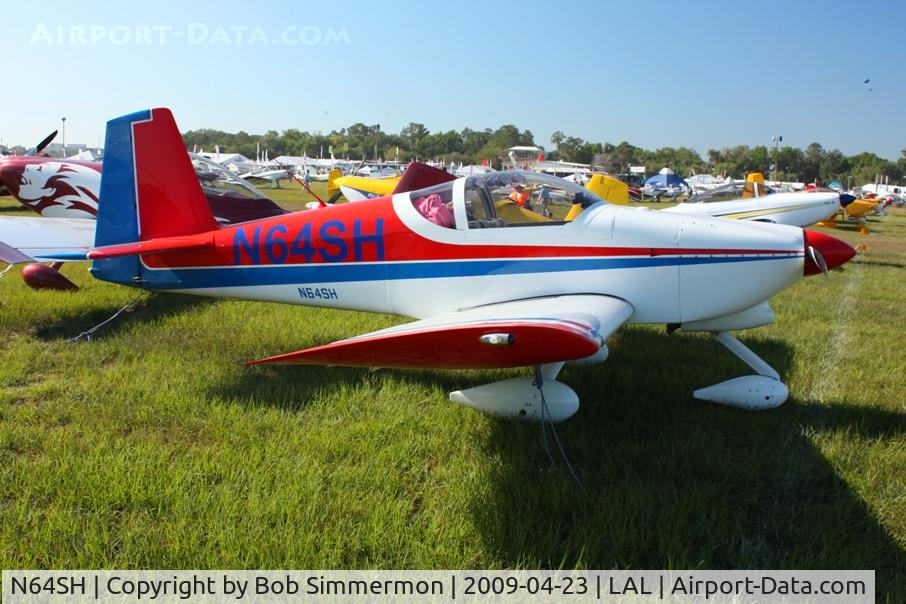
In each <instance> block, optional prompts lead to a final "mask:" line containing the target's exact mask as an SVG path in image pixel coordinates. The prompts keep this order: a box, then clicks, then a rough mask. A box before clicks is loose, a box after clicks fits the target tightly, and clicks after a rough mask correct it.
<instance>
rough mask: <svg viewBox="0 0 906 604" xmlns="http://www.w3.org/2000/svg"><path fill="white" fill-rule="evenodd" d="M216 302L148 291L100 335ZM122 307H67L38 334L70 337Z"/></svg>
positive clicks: (137, 291) (112, 333)
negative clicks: (148, 292)
mask: <svg viewBox="0 0 906 604" xmlns="http://www.w3.org/2000/svg"><path fill="white" fill-rule="evenodd" d="M139 294H140V290H135V295H136V296H138V295H139ZM66 295H75V296H77V295H79V294H78V292H75V293H73V294H66ZM215 302H216V300H214V299H212V298H201V297H198V296H183V295H179V294H168V293H150V294H145V295H144V296H143V297H142V298H140V299H139V301H138V302H137V303H136V305H135V306H134V307H132V308H131V309H129V310H127V311H124V312H123V313H122V314H121V315H120V316H118V317H117V318H116V319H114V320H112V321H110V323H108V324H106V325H104V326H103V327H101V328H100V329H99V330H98V332H97V335H98V336H105V337H106V336H112V335H114V334H116V333H119V332H121V331H125V330H128V329H132V328H134V327H135V326H136V325H141V324H144V323H151V322H154V321H157V320H159V319H162V318H164V317H167V316H169V315H175V314H179V313H181V312H184V311H186V310H188V309H190V308H195V307H198V306H204V305H209V304H214V303H215ZM119 309H120V307H117V306H108V307H104V308H92V309H85V308H80V307H78V306H74V307H72V308H64V309H61V310H60V311H59V312H57V313H56V314H55V315H54V320H53V321H51V322H49V323H45V324H43V325H41V326H40V327H38V328H37V329H36V330H35V335H36V336H37V337H39V338H41V339H42V340H57V339H69V338H72V337H75V336H77V335H79V334H80V333H82V332H84V331H87V330H89V329H91V328H92V327H94V326H96V325H98V324H100V323H101V322H103V321H106V320H107V319H109V318H110V317H111V316H113V314H114V313H116V312H117V311H118V310H119Z"/></svg>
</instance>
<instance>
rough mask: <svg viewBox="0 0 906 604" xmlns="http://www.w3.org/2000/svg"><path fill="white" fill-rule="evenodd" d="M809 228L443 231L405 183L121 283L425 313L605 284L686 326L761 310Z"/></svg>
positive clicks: (583, 218)
mask: <svg viewBox="0 0 906 604" xmlns="http://www.w3.org/2000/svg"><path fill="white" fill-rule="evenodd" d="M802 233H803V231H802V230H801V229H798V228H787V227H782V226H781V227H778V226H773V225H772V226H769V227H765V226H761V225H753V224H745V223H739V222H735V221H727V220H715V219H710V218H700V217H694V216H682V215H677V214H665V213H659V212H639V211H636V210H634V209H631V208H625V207H621V206H615V205H607V204H598V205H596V206H594V207H592V208H590V209H588V210H586V211H585V212H583V213H582V214H581V215H580V216H579V217H578V218H577V219H576V220H574V221H572V222H569V223H567V224H557V225H540V226H521V227H519V226H511V227H507V228H497V229H456V228H445V227H441V226H438V225H436V224H433V223H431V222H428V221H427V220H425V219H424V218H423V217H422V216H421V215H420V214H418V212H417V211H416V210H415V208H414V207H413V205H412V203H411V201H410V198H409V196H408V195H407V194H399V195H396V196H394V197H392V198H380V199H376V200H372V201H369V202H367V203H358V204H341V205H337V206H333V207H329V208H323V209H318V210H314V211H308V212H299V213H294V214H289V215H284V216H279V217H275V218H271V219H264V220H259V221H254V222H250V223H244V224H241V225H234V226H230V227H223V228H221V229H220V230H218V231H215V232H213V235H212V236H213V241H214V245H213V247H212V248H210V249H207V250H192V251H191V252H173V253H168V254H162V255H145V256H143V257H142V258H141V259H140V260H135V261H136V262H139V263H140V265H139V268H138V271H139V272H138V274H139V278H138V279H134V278H129V279H124V280H123V281H121V282H131V283H130V284H137V285H140V286H142V287H147V288H153V289H161V290H172V291H178V292H183V293H189V294H197V295H205V296H216V297H232V298H244V299H252V300H267V301H273V302H283V303H290V304H302V305H309V306H321V307H332V308H343V309H352V310H362V311H373V312H382V313H393V314H399V315H404V316H410V317H416V318H423V317H429V316H433V315H436V314H438V313H443V312H450V311H455V310H459V309H463V308H472V307H476V306H481V305H485V304H491V303H497V302H502V301H507V300H517V299H526V298H537V297H543V296H552V295H563V294H570V293H577V294H578V293H586V294H587V293H599V294H603V295H609V296H616V297H619V298H622V299H624V300H626V301H628V302H630V303H631V304H632V305H633V307H634V308H635V312H634V314H633V317H632V321H633V322H638V323H675V322H681V321H697V320H702V319H705V318H711V317H718V316H723V315H727V314H730V313H735V312H738V311H741V310H744V309H747V308H750V307H752V306H755V305H757V304H759V303H761V302H763V301H764V300H766V299H768V298H769V297H770V296H772V295H774V294H775V293H777V292H779V291H781V290H783V289H784V288H786V287H788V286H789V285H790V284H792V283H793V282H795V281H796V280H797V279H799V278H801V277H802V275H803V262H804V240H803V234H802ZM98 276H100V277H101V278H107V277H104V276H103V272H101V273H100V274H98Z"/></svg>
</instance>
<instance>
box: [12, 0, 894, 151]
mask: <svg viewBox="0 0 906 604" xmlns="http://www.w3.org/2000/svg"><path fill="white" fill-rule="evenodd" d="M734 4H735V5H734ZM338 5H341V6H343V8H342V9H339V8H336V6H338ZM2 12H3V14H2V17H0V40H2V41H3V48H4V53H3V55H2V57H3V63H4V73H5V75H6V78H7V79H6V82H5V86H4V89H5V93H6V94H5V95H4V100H3V103H2V106H0V116H2V117H0V137H2V139H3V142H4V143H6V144H17V143H21V144H26V143H34V142H36V141H37V140H38V139H40V138H41V137H42V136H43V135H44V134H45V133H47V132H48V131H50V130H52V129H53V128H55V127H57V126H58V125H59V121H60V117H61V116H64V115H65V116H66V117H67V137H66V138H67V141H68V142H85V143H90V144H95V143H97V141H98V139H99V138H102V136H103V129H104V122H105V121H106V120H107V119H109V118H111V117H114V116H117V115H122V114H124V113H128V112H131V111H135V110H137V109H141V108H146V107H149V106H167V107H171V108H172V109H173V111H174V113H175V115H176V118H177V121H178V122H179V124H180V127H181V128H182V129H183V130H188V129H196V128H204V127H210V128H218V129H222V130H229V131H235V130H240V129H242V130H246V131H247V132H251V133H260V132H264V131H265V130H269V129H273V130H283V129H286V128H298V129H301V130H312V131H317V130H320V131H322V132H328V131H330V130H332V129H336V128H341V127H344V126H348V125H350V124H352V123H355V122H364V123H366V124H375V123H380V124H381V126H382V127H383V128H384V130H385V131H390V132H397V131H399V129H400V128H401V127H403V126H405V125H406V124H407V123H408V122H410V121H414V122H422V123H424V124H425V125H426V126H427V127H428V128H429V129H430V130H432V131H436V130H448V129H455V130H460V129H462V128H463V127H470V128H474V129H480V128H485V127H491V128H496V127H498V126H500V125H502V124H505V123H512V124H515V125H516V126H518V127H519V128H521V129H525V128H528V129H530V130H531V131H532V132H533V133H534V134H535V140H536V142H537V143H540V144H542V145H545V146H547V147H550V146H551V145H550V135H551V133H552V132H554V131H555V130H562V131H563V132H564V133H566V134H567V135H572V136H580V137H582V138H584V139H587V140H591V141H598V142H613V143H618V142H620V141H622V140H626V141H629V142H631V143H633V144H635V145H639V146H642V147H645V148H652V149H653V148H657V147H662V146H680V145H686V146H690V147H692V148H694V149H696V150H698V151H699V152H700V153H702V155H704V154H705V153H706V152H707V150H708V149H709V148H715V147H724V146H728V145H734V144H747V145H757V144H766V145H767V144H770V140H771V136H772V135H775V134H781V135H783V137H784V144H789V145H793V146H798V147H805V146H806V145H808V144H809V143H811V142H814V141H817V142H820V143H821V144H822V145H824V146H825V147H826V148H828V149H832V148H839V149H840V150H842V151H843V152H844V153H847V154H852V153H857V152H859V151H863V150H867V151H873V152H875V153H878V154H879V155H881V156H884V157H887V158H890V159H896V158H897V157H899V155H900V150H901V149H903V148H906V117H904V107H906V46H904V33H906V2H903V1H902V0H892V1H889V2H870V1H869V2H852V1H847V2H840V1H837V0H830V1H826V2H774V1H762V2H756V3H752V2H739V3H730V2H677V1H675V0H668V1H663V2H612V3H611V2H592V1H590V2H565V1H558V2H544V3H541V2H537V3H536V2H530V1H528V0H524V1H522V2H489V1H487V0H485V1H483V2H469V1H466V0H460V1H458V2H412V3H410V2H394V1H392V0H388V1H387V2H374V1H369V2H363V3H357V2H343V3H334V2H327V1H324V0H322V1H320V2H306V3H303V2H288V1H286V0H282V1H279V2H265V1H248V0H244V1H242V2H233V1H226V0H221V1H217V2H189V1H186V0H184V1H181V2H169V1H165V2H155V3H145V4H142V5H127V3H110V2H103V3H101V2H88V1H79V2H53V3H52V2H7V3H4V6H3V11H2ZM79 27H83V28H84V30H82V31H83V32H84V40H85V41H80V40H79V33H78V28H79ZM91 27H94V35H95V36H97V40H96V41H95V43H93V44H92V43H91V41H90V35H91V29H90V28H91ZM155 27H157V29H152V28H155ZM231 27H232V28H234V29H230V28H231ZM256 27H257V28H259V29H258V30H256V29H255V28H256ZM74 28H75V31H74ZM217 28H221V30H222V32H223V33H225V34H226V35H225V36H224V35H220V36H218V35H217ZM235 28H247V29H245V30H242V31H240V29H235ZM331 28H332V32H333V33H334V34H335V35H334V37H333V38H332V39H331V40H330V41H329V43H327V44H323V43H319V44H312V42H317V41H318V40H319V38H320V39H322V40H323V39H324V38H326V37H329V36H330V34H331ZM142 29H144V32H145V33H144V34H143V33H142ZM256 32H257V33H256ZM60 33H62V34H63V36H64V38H65V39H64V40H62V42H63V43H62V44H61V43H60V42H61V40H59V39H58V35H59V34H60ZM260 34H263V35H264V36H266V37H267V40H268V41H269V43H265V42H264V41H262V36H261V35H260ZM72 35H75V40H71V39H70V36H72ZM143 35H144V36H145V38H144V39H142V36H143ZM253 35H254V36H255V39H254V40H252V39H251V38H252V36H253ZM240 36H242V39H241V40H240V39H239V37H240ZM287 41H288V42H287ZM293 41H295V42H296V43H295V44H293V43H292V42H293ZM148 42H150V44H149V43H148ZM865 78H871V83H870V87H871V88H873V89H874V91H873V92H869V91H868V88H869V86H866V85H864V84H863V80H864V79H865Z"/></svg>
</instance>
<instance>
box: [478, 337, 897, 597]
mask: <svg viewBox="0 0 906 604" xmlns="http://www.w3.org/2000/svg"><path fill="white" fill-rule="evenodd" d="M748 344H749V346H750V347H751V348H752V349H753V350H755V351H756V352H757V353H758V354H759V355H761V356H762V357H763V358H764V359H765V360H767V361H768V362H769V363H770V364H772V365H773V366H774V367H775V368H776V369H778V371H780V373H781V375H783V374H785V373H786V370H787V369H788V367H789V364H790V360H791V352H790V350H789V348H787V347H786V346H785V345H784V344H783V343H782V342H778V341H768V342H753V343H748ZM613 348H614V353H613V354H612V357H611V359H609V360H608V361H607V364H605V365H604V366H601V367H598V368H587V369H583V370H578V369H577V370H571V371H566V372H564V373H563V374H561V375H562V377H561V378H560V379H561V380H562V381H564V382H565V383H568V384H570V385H571V386H572V387H573V388H574V389H575V390H576V392H577V393H578V394H579V398H580V400H581V401H582V407H580V410H579V413H578V414H577V415H576V416H575V417H574V418H573V419H571V420H570V421H568V422H566V423H564V424H562V425H561V426H560V427H559V434H560V439H561V440H562V442H563V444H564V447H565V448H566V450H567V454H568V456H569V458H570V459H571V461H572V463H573V465H574V467H575V469H576V472H577V474H578V475H579V477H580V479H581V481H582V483H583V485H584V489H581V490H580V489H579V488H578V487H577V486H576V485H575V484H574V483H573V482H572V481H571V479H570V477H569V474H568V473H567V472H566V471H564V470H563V469H562V468H563V462H562V459H560V457H559V455H558V452H557V450H556V445H555V444H554V443H553V441H551V443H550V445H549V446H550V447H551V449H552V452H553V454H554V456H555V459H556V461H557V463H558V464H559V465H560V467H561V470H560V471H554V470H552V469H551V465H550V462H549V461H548V458H547V456H546V455H545V453H544V449H543V447H542V440H541V438H542V437H541V430H540V428H539V427H538V426H532V425H528V424H516V423H507V422H499V423H497V424H495V426H494V432H493V436H492V438H491V439H490V440H489V444H488V449H489V451H488V453H489V457H490V458H494V459H500V460H501V461H500V463H496V464H494V466H493V467H494V468H495V469H496V470H495V474H493V475H492V476H491V478H490V480H489V484H490V489H491V490H490V493H482V496H481V497H480V498H477V499H476V500H475V502H474V506H473V509H474V514H475V517H476V521H477V522H478V524H479V526H480V527H481V529H482V534H483V535H484V538H485V539H486V546H487V548H488V551H489V552H492V554H491V555H492V556H493V557H494V558H495V559H497V560H498V561H499V564H500V565H501V566H504V567H513V566H527V567H530V568H547V567H560V566H564V567H573V566H585V567H588V568H690V569H692V568H763V569H770V568H813V569H831V568H854V569H858V568H865V569H876V570H877V571H878V574H877V585H878V593H884V592H888V593H890V592H891V591H893V592H896V593H901V594H902V593H903V592H904V591H906V556H904V552H903V551H902V549H901V548H900V546H898V544H897V543H896V542H895V541H894V539H893V538H892V537H891V535H890V534H889V533H888V532H887V531H886V530H885V529H884V527H883V526H881V524H880V523H879V522H878V521H877V520H876V519H875V518H874V517H873V516H872V513H871V511H870V510H869V509H868V508H867V507H866V505H865V503H864V502H863V501H862V499H861V498H860V497H859V496H858V494H857V493H855V492H853V490H852V489H851V488H850V486H849V485H848V484H847V483H846V482H845V481H844V480H842V479H841V478H840V477H839V476H838V475H837V473H836V471H835V469H834V467H833V466H832V465H831V464H830V463H829V462H828V460H827V459H826V458H825V457H824V455H822V453H821V452H820V451H819V450H818V449H817V448H816V446H815V445H814V443H813V442H812V440H811V438H810V436H809V435H810V434H812V433H819V434H820V433H826V432H828V431H847V432H850V433H851V434H855V435H856V436H855V438H859V439H864V440H872V439H877V438H881V437H891V436H900V435H902V434H904V433H906V415H904V414H900V413H894V412H889V411H883V410H877V409H870V408H865V407H862V406H857V405H854V404H851V403H847V402H846V401H839V402H834V403H832V404H830V405H824V404H818V403H813V402H801V401H798V400H796V399H791V400H790V401H788V402H787V403H786V404H785V405H784V406H783V407H781V408H779V409H777V410H773V411H766V412H761V413H759V412H747V411H743V410H738V409H734V408H729V407H721V406H717V405H714V404H711V403H706V402H700V401H695V400H693V399H692V396H691V394H692V391H693V390H694V389H695V388H698V387H701V386H704V385H708V384H713V383H717V382H720V381H723V380H726V379H729V378H731V377H736V376H738V375H744V374H747V373H750V371H748V370H747V368H743V367H742V366H741V365H739V364H738V363H737V361H736V360H735V357H734V356H732V355H731V354H730V353H729V352H727V351H725V350H723V348H722V347H721V346H720V345H719V344H717V343H716V342H713V341H709V340H703V339H695V340H694V341H690V338H688V337H684V336H679V337H677V336H670V337H667V336H664V335H661V334H656V333H654V332H651V331H641V330H631V331H627V332H625V336H624V338H623V340H622V341H620V342H618V343H616V344H615V345H614V346H613ZM848 438H849V439H850V440H851V439H852V438H854V436H849V437H848Z"/></svg>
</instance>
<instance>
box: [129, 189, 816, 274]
mask: <svg viewBox="0 0 906 604" xmlns="http://www.w3.org/2000/svg"><path fill="white" fill-rule="evenodd" d="M325 228H326V231H325V230H324V229H325ZM534 228H539V227H534ZM240 231H241V235H240V233H239V232H240ZM354 231H355V232H358V233H359V234H360V235H362V236H363V240H362V241H361V242H360V244H359V245H356V244H355V241H353V239H354ZM256 232H257V235H256ZM378 232H380V235H381V242H380V246H379V245H378V243H376V242H375V241H374V237H375V234H376V233H378ZM528 232H529V231H527V233H528ZM269 233H270V235H271V237H270V239H268V234H269ZM300 233H301V234H303V235H307V236H304V237H301V238H299V235H300ZM322 234H324V235H327V238H326V239H325V237H322ZM237 237H241V239H240V241H241V242H242V245H240V246H239V253H238V254H237V245H236V241H237ZM337 238H340V239H342V240H343V242H344V245H345V250H343V249H340V248H341V247H342V246H338V244H337ZM214 240H215V247H214V249H212V250H197V251H192V252H174V253H170V254H167V255H166V256H165V257H163V256H145V257H144V260H145V263H146V265H147V266H149V267H150V268H165V267H169V268H182V267H185V268H191V267H213V266H236V265H237V264H238V265H241V266H253V265H276V264H279V265H284V264H293V265H298V264H330V263H337V262H376V261H381V260H383V261H393V262H406V261H431V260H481V259H490V258H498V259H499V258H514V259H517V258H558V257H559V258H573V257H575V258H578V257H612V256H616V257H620V256H645V257H651V256H665V255H708V256H711V255H743V254H745V255H758V254H772V255H776V254H789V255H791V256H796V255H798V253H799V252H796V251H790V250H763V249H757V250H752V249H736V248H731V249H726V248H721V249H708V248H650V247H610V246H567V245H485V244H479V243H474V242H471V243H465V242H464V243H462V244H452V243H442V242H438V241H434V240H432V239H428V238H426V237H423V236H421V235H419V234H418V233H415V232H413V231H412V230H411V229H409V228H408V227H407V226H406V225H405V224H403V222H402V221H401V220H400V218H399V217H398V216H397V214H396V212H395V211H394V210H393V203H392V201H391V198H387V197H385V198H380V199H374V200H371V201H364V202H356V203H346V204H340V205H336V206H331V207H329V208H322V209H318V210H310V211H306V212H296V213H293V214H286V215H283V216H277V217H274V218H268V219H263V220H256V221H253V222H248V223H243V224H240V225H234V226H229V227H223V228H221V229H220V230H219V231H218V232H216V233H215V234H214ZM379 247H380V248H381V249H379ZM253 248H254V249H253ZM294 248H295V251H294ZM250 250H251V251H252V252H253V253H250ZM344 251H345V253H342V252H344ZM256 256H257V257H256ZM237 257H238V259H239V262H238V263H237V262H236V259H237ZM274 260H282V261H279V262H275V261H274Z"/></svg>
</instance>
